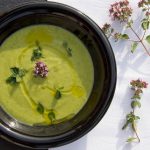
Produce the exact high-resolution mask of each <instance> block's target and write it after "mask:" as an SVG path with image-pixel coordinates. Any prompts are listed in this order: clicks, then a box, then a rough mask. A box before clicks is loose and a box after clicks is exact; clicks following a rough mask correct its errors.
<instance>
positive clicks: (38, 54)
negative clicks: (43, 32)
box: [31, 41, 43, 61]
mask: <svg viewBox="0 0 150 150" xmlns="http://www.w3.org/2000/svg"><path fill="white" fill-rule="evenodd" d="M36 46H37V48H36V49H34V50H33V53H32V57H31V61H36V60H38V59H40V58H42V57H43V54H42V48H41V46H40V44H39V42H38V41H36Z"/></svg>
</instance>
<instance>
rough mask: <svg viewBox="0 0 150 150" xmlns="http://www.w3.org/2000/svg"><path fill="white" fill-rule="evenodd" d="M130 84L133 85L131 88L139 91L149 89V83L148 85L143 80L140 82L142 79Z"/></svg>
mask: <svg viewBox="0 0 150 150" xmlns="http://www.w3.org/2000/svg"><path fill="white" fill-rule="evenodd" d="M130 84H131V86H132V87H133V88H138V89H142V88H147V86H148V83H147V82H145V81H142V80H140V79H137V80H132V81H131V82H130Z"/></svg>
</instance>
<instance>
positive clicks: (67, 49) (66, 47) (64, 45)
mask: <svg viewBox="0 0 150 150" xmlns="http://www.w3.org/2000/svg"><path fill="white" fill-rule="evenodd" d="M62 45H63V47H64V49H65V50H66V52H67V54H68V56H69V57H72V49H71V48H70V47H69V46H68V43H67V42H63V44H62Z"/></svg>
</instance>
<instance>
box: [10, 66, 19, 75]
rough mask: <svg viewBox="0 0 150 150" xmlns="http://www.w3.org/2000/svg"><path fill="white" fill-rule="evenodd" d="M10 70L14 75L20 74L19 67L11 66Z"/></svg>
mask: <svg viewBox="0 0 150 150" xmlns="http://www.w3.org/2000/svg"><path fill="white" fill-rule="evenodd" d="M10 70H11V72H12V74H13V75H14V76H16V75H18V74H19V68H17V67H12V68H10Z"/></svg>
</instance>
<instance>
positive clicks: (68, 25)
mask: <svg viewBox="0 0 150 150" xmlns="http://www.w3.org/2000/svg"><path fill="white" fill-rule="evenodd" d="M35 24H50V25H56V26H60V27H62V28H65V29H67V30H69V31H70V32H72V33H73V34H75V35H76V36H77V37H78V38H79V39H80V40H81V41H82V42H83V43H84V44H85V46H86V47H87V48H88V50H89V53H90V55H91V57H92V60H93V65H94V86H93V90H92V93H91V95H90V98H89V100H88V102H87V103H86V105H85V106H84V108H83V109H82V110H81V111H80V112H79V113H78V114H77V115H76V116H75V117H74V118H73V119H71V120H69V121H66V122H63V123H60V124H57V125H51V126H34V127H31V126H27V125H24V124H22V123H19V122H18V121H17V120H15V119H14V118H11V117H10V116H9V115H7V114H6V112H4V111H3V110H2V108H1V109H0V122H1V125H0V130H1V132H2V135H1V136H2V137H3V138H5V139H7V140H10V141H13V142H16V143H18V144H21V145H25V146H29V147H33V148H42V147H55V146H59V145H63V144H66V143H69V142H71V141H74V140H76V139H78V138H79V137H81V136H83V135H84V134H86V133H87V132H88V131H90V130H91V129H92V128H93V127H94V126H95V125H96V124H97V123H98V122H99V121H100V119H101V118H102V117H103V115H104V113H105V112H106V110H107V109H108V106H109V105H110V102H111V100H112V96H113V93H114V90H115V84H116V65H115V60H114V55H113V52H112V49H111V47H110V45H109V43H108V41H107V40H106V38H105V36H104V35H103V33H102V31H101V30H100V28H99V27H98V26H97V25H96V24H95V23H94V22H93V21H91V19H89V18H88V17H86V16H85V15H84V14H82V13H81V12H79V11H77V10H75V9H73V8H70V7H68V6H65V5H62V4H58V3H50V2H46V3H39V4H30V5H26V6H23V7H20V8H17V9H16V10H14V11H12V12H10V13H8V14H7V15H5V16H4V17H2V18H1V20H0V44H1V43H2V42H3V41H4V40H5V39H6V38H7V37H8V36H9V35H10V34H12V33H13V32H15V31H17V30H19V29H21V28H23V27H26V26H30V25H35ZM83 57H84V56H83ZM8 61H9V60H8Z"/></svg>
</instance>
